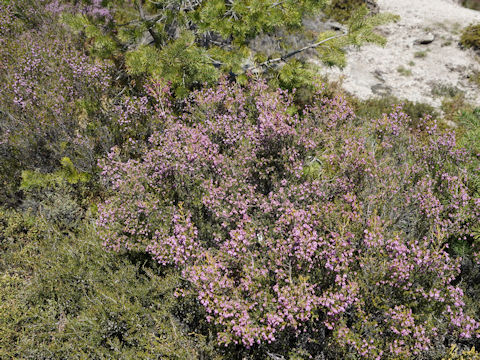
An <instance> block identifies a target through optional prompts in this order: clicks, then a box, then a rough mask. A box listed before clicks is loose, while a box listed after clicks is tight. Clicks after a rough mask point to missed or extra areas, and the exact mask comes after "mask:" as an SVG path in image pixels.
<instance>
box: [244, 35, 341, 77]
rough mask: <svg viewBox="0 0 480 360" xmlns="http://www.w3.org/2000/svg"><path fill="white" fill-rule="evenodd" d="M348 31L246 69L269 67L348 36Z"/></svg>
mask: <svg viewBox="0 0 480 360" xmlns="http://www.w3.org/2000/svg"><path fill="white" fill-rule="evenodd" d="M346 35H347V33H345V32H344V33H342V34H337V35H334V36H330V37H329V38H326V39H323V40H321V41H319V42H316V43H314V44H310V45H307V46H304V47H302V48H300V49H297V50H294V51H292V52H289V53H287V54H285V55H283V56H281V57H278V58H275V59H270V60H267V61H264V62H262V63H260V64H258V65H256V66H251V67H249V68H247V69H246V71H249V70H254V69H257V68H260V67H267V66H270V65H271V64H274V63H278V62H282V61H285V60H287V59H288V58H291V57H292V56H295V55H297V54H299V53H301V52H303V51H305V50H308V49H314V48H316V47H319V46H320V45H322V44H324V43H326V42H328V41H331V40H334V39H338V38H340V37H343V36H346Z"/></svg>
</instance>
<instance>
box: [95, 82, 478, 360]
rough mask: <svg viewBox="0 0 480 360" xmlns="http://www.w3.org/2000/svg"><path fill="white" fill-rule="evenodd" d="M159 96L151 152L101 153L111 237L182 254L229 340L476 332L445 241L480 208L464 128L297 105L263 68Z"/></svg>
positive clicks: (361, 340) (390, 350)
mask: <svg viewBox="0 0 480 360" xmlns="http://www.w3.org/2000/svg"><path fill="white" fill-rule="evenodd" d="M166 93H168V92H167V91H164V90H161V91H160V92H159V94H166ZM157 99H158V100H160V101H159V104H157V111H158V112H159V114H157V115H158V118H159V119H161V122H159V128H158V130H157V131H156V132H154V133H153V135H152V136H151V138H150V145H149V147H148V148H147V149H145V150H144V152H143V154H142V155H141V158H140V159H135V160H129V161H121V160H120V158H119V157H118V151H117V152H115V151H112V153H111V154H110V155H109V157H108V158H107V159H105V160H104V161H103V162H101V167H102V169H103V176H104V179H105V181H106V182H107V183H109V184H110V185H111V189H112V196H111V197H110V198H109V199H108V200H107V201H106V202H105V203H104V204H103V205H102V206H101V207H100V218H99V220H98V226H99V229H100V231H101V236H102V238H103V240H104V243H105V246H106V247H107V248H109V249H113V250H116V251H120V250H131V249H135V250H141V251H146V252H148V253H151V254H152V256H153V257H154V258H155V259H156V260H157V261H158V262H159V263H161V264H163V265H171V266H175V267H178V268H179V270H181V271H182V274H183V277H184V278H185V279H187V280H188V283H189V284H190V285H189V286H187V287H186V288H184V289H182V291H183V293H191V294H195V296H196V297H197V299H198V302H199V304H201V305H202V306H203V307H204V309H205V311H206V314H207V320H208V321H209V322H211V323H212V325H214V328H215V329H216V331H217V334H218V340H219V342H220V343H222V344H225V345H228V344H231V343H233V344H241V345H243V346H245V347H247V348H249V347H253V346H255V345H256V344H265V343H266V344H268V343H272V342H275V341H276V340H277V339H278V338H279V337H281V336H282V335H283V334H286V333H289V334H293V336H297V335H298V336H299V334H300V333H301V332H309V333H311V334H315V333H317V332H318V331H320V330H321V329H324V330H326V331H329V332H330V334H331V335H330V336H331V337H332V341H331V342H330V343H331V344H333V345H334V348H335V349H334V351H338V352H352V351H353V352H354V353H356V354H357V355H358V356H359V357H362V358H366V359H381V358H390V357H397V358H400V357H405V358H407V357H408V356H417V355H418V354H420V353H424V352H428V351H429V350H430V349H432V347H433V346H434V343H435V342H441V341H443V340H442V339H444V338H445V337H446V336H454V337H457V338H461V337H463V338H469V337H472V336H478V334H479V324H478V322H477V321H476V320H475V319H473V318H472V317H470V316H469V315H467V314H466V313H465V311H464V305H465V304H464V301H463V292H462V289H461V288H460V287H459V286H457V285H453V284H454V280H455V278H456V277H457V276H458V274H459V272H460V259H458V258H454V257H452V256H451V255H450V254H449V252H448V249H447V245H448V241H449V240H451V239H456V238H459V237H462V236H466V235H467V234H468V232H469V228H470V226H472V225H473V224H475V223H478V221H479V219H478V217H476V216H475V214H478V210H479V209H478V204H479V201H478V199H476V198H475V197H474V196H473V195H472V194H470V193H469V190H468V188H467V186H466V184H467V181H468V174H467V173H466V171H464V168H465V166H466V165H467V164H466V163H467V161H468V159H467V157H466V156H465V153H464V152H463V151H462V150H461V149H458V148H457V146H456V144H455V137H454V135H452V134H450V133H444V132H442V131H441V130H439V129H438V128H437V127H436V125H435V123H434V122H433V121H431V120H430V119H428V118H426V119H424V121H423V123H422V124H420V125H418V126H414V125H413V124H412V123H411V121H410V119H409V118H408V116H407V115H406V114H404V113H403V112H402V110H401V108H395V109H394V110H393V112H392V113H391V114H388V115H385V116H383V117H382V118H381V119H373V120H372V121H367V122H365V121H360V120H359V119H357V118H356V117H355V114H354V113H353V111H352V109H351V108H350V107H349V105H348V103H347V102H346V101H345V100H344V99H343V98H341V97H338V96H337V97H334V98H324V97H323V96H322V95H321V94H320V93H319V94H318V96H317V99H316V102H315V104H314V105H313V106H310V107H307V108H305V109H304V110H303V111H302V112H298V111H295V110H294V103H293V101H292V96H291V94H288V93H287V92H283V91H280V90H278V91H271V90H269V89H268V87H267V85H266V84H265V83H263V82H252V83H251V84H250V85H248V86H247V87H246V88H242V87H240V86H238V85H232V84H229V83H227V82H222V83H220V84H219V85H218V87H217V88H214V89H205V90H201V91H198V92H195V93H193V94H192V96H191V97H190V98H189V99H188V101H187V103H186V104H185V107H184V109H183V112H182V113H181V114H180V115H178V116H175V115H174V111H173V108H170V104H169V103H168V102H165V101H164V100H162V99H164V97H162V96H160V95H159V96H158V97H157ZM122 126H126V127H128V126H135V125H134V124H130V123H129V122H123V124H122ZM312 336H314V335H312ZM332 351H333V350H332Z"/></svg>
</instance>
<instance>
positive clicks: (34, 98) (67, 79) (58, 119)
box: [0, 1, 115, 202]
mask: <svg viewBox="0 0 480 360" xmlns="http://www.w3.org/2000/svg"><path fill="white" fill-rule="evenodd" d="M46 4H47V3H46V2H42V1H34V2H31V4H24V3H22V2H21V1H18V2H12V3H11V4H9V5H5V4H0V12H1V13H2V18H1V24H0V39H1V40H0V41H1V42H2V44H1V46H0V79H1V80H2V87H1V89H0V118H1V122H0V152H1V153H2V155H4V156H2V157H1V160H0V168H1V169H2V170H3V171H2V174H1V175H0V176H1V179H2V182H3V183H4V184H5V189H6V190H7V191H6V194H5V195H6V196H3V195H2V197H1V199H0V201H2V202H14V201H15V197H16V194H15V191H16V188H17V187H18V186H19V185H20V184H19V183H20V173H21V171H22V170H25V169H30V170H39V171H41V172H52V171H55V170H56V169H57V168H58V167H59V165H60V160H61V158H63V157H65V156H68V157H69V158H71V159H72V161H73V162H74V163H75V165H76V166H78V167H79V168H80V169H81V170H83V171H89V172H91V171H92V169H93V168H94V167H95V165H96V156H97V154H99V153H102V152H103V151H104V150H106V149H108V148H110V146H111V145H112V144H113V136H112V134H111V133H112V130H111V127H110V125H109V123H110V117H109V116H108V114H107V112H106V111H105V109H104V108H105V106H103V105H102V103H104V102H106V99H108V98H109V96H110V95H111V94H112V93H113V92H114V91H115V88H114V86H112V79H111V67H110V65H109V64H108V63H100V62H95V61H93V60H91V59H90V58H89V57H88V56H87V54H86V53H85V52H84V51H83V50H82V45H81V44H80V43H79V42H78V41H77V39H76V38H75V37H73V36H71V34H69V32H68V31H67V30H66V29H65V28H64V27H63V26H61V25H60V24H59V23H58V17H57V16H55V15H52V14H51V13H49V12H48V11H47V10H46ZM23 12H25V14H23ZM22 14H23V15H22ZM32 22H33V23H32Z"/></svg>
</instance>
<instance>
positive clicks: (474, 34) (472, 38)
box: [460, 24, 480, 50]
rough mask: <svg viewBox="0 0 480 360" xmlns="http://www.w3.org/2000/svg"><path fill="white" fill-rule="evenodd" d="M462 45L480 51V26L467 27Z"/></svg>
mask: <svg viewBox="0 0 480 360" xmlns="http://www.w3.org/2000/svg"><path fill="white" fill-rule="evenodd" d="M460 44H461V45H462V46H463V47H465V48H473V49H475V50H480V24H477V25H470V26H468V27H466V28H465V29H464V30H463V32H462V36H461V37H460Z"/></svg>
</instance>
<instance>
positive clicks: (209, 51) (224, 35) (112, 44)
mask: <svg viewBox="0 0 480 360" xmlns="http://www.w3.org/2000/svg"><path fill="white" fill-rule="evenodd" d="M328 3H329V2H328V1H327V0H320V1H313V0H302V1H293V0H285V1H281V0H255V1H253V0H209V1H205V0H161V1H146V2H144V1H143V0H136V1H135V2H129V1H122V0H104V1H103V2H102V3H101V4H102V6H103V14H105V15H104V16H103V17H98V16H89V15H88V14H87V13H85V12H78V11H75V10H74V9H73V8H71V10H70V12H68V11H66V12H65V14H64V15H63V19H64V22H65V23H66V24H68V25H69V26H70V27H71V28H72V29H73V30H74V31H76V32H78V33H81V34H83V36H84V37H85V40H86V42H87V45H88V46H89V47H90V51H91V53H93V54H95V55H97V56H100V57H104V58H105V57H111V58H114V59H117V60H118V59H119V58H122V57H123V56H125V68H126V71H127V73H128V74H129V76H135V77H139V76H143V75H144V76H151V77H153V78H156V79H160V78H161V79H164V80H167V81H169V82H171V83H172V85H173V86H172V88H173V89H174V91H175V93H176V94H177V95H180V96H182V95H185V94H186V92H187V91H188V90H190V89H192V88H195V87H198V86H199V85H201V84H204V83H212V82H214V81H216V80H217V79H218V77H219V75H220V74H221V73H233V74H236V75H240V80H241V79H242V78H243V77H242V74H244V73H246V72H249V71H254V72H255V71H259V70H260V71H262V72H264V71H265V69H266V68H267V67H271V66H273V65H274V66H275V67H276V65H279V64H282V65H283V64H284V63H285V62H286V61H287V60H291V58H292V57H293V56H294V55H296V54H298V53H300V52H303V51H304V50H307V49H310V48H317V50H318V54H319V56H320V59H321V60H322V61H323V62H324V63H326V64H329V65H338V66H344V65H345V49H346V47H348V46H350V45H356V46H360V45H362V44H365V43H377V44H383V43H384V42H385V39H384V38H382V37H381V36H380V35H378V34H377V33H375V31H374V29H375V27H376V26H379V25H381V24H384V23H385V22H388V21H391V20H393V19H394V17H393V16H391V15H374V16H369V11H368V10H367V8H366V7H361V8H360V9H359V11H358V12H357V13H356V14H355V15H354V16H353V17H352V18H351V20H350V23H349V25H348V29H347V30H346V31H345V33H336V32H329V31H327V32H323V33H320V34H318V37H317V39H316V42H315V41H313V42H312V44H310V45H307V46H306V47H305V49H303V48H301V49H298V48H289V47H288V46H287V45H286V44H283V45H282V46H283V47H284V48H285V49H286V52H285V54H283V55H280V56H279V57H278V58H272V59H268V58H267V59H265V57H262V54H259V53H254V52H253V51H252V50H251V48H250V46H249V44H250V42H251V40H253V39H254V38H255V37H257V36H259V35H265V34H275V33H277V32H278V31H279V30H282V31H286V32H290V33H292V32H295V33H302V21H303V19H304V18H305V16H306V15H307V14H308V15H311V14H319V13H320V12H321V11H323V10H325V9H326V6H327V5H328ZM107 14H108V15H107ZM313 40H315V39H313ZM287 50H288V51H287ZM302 65H303V64H302V62H293V63H292V64H291V65H290V67H292V66H295V67H302ZM299 71H301V69H300V68H298V69H297V70H296V71H295V72H299Z"/></svg>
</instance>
